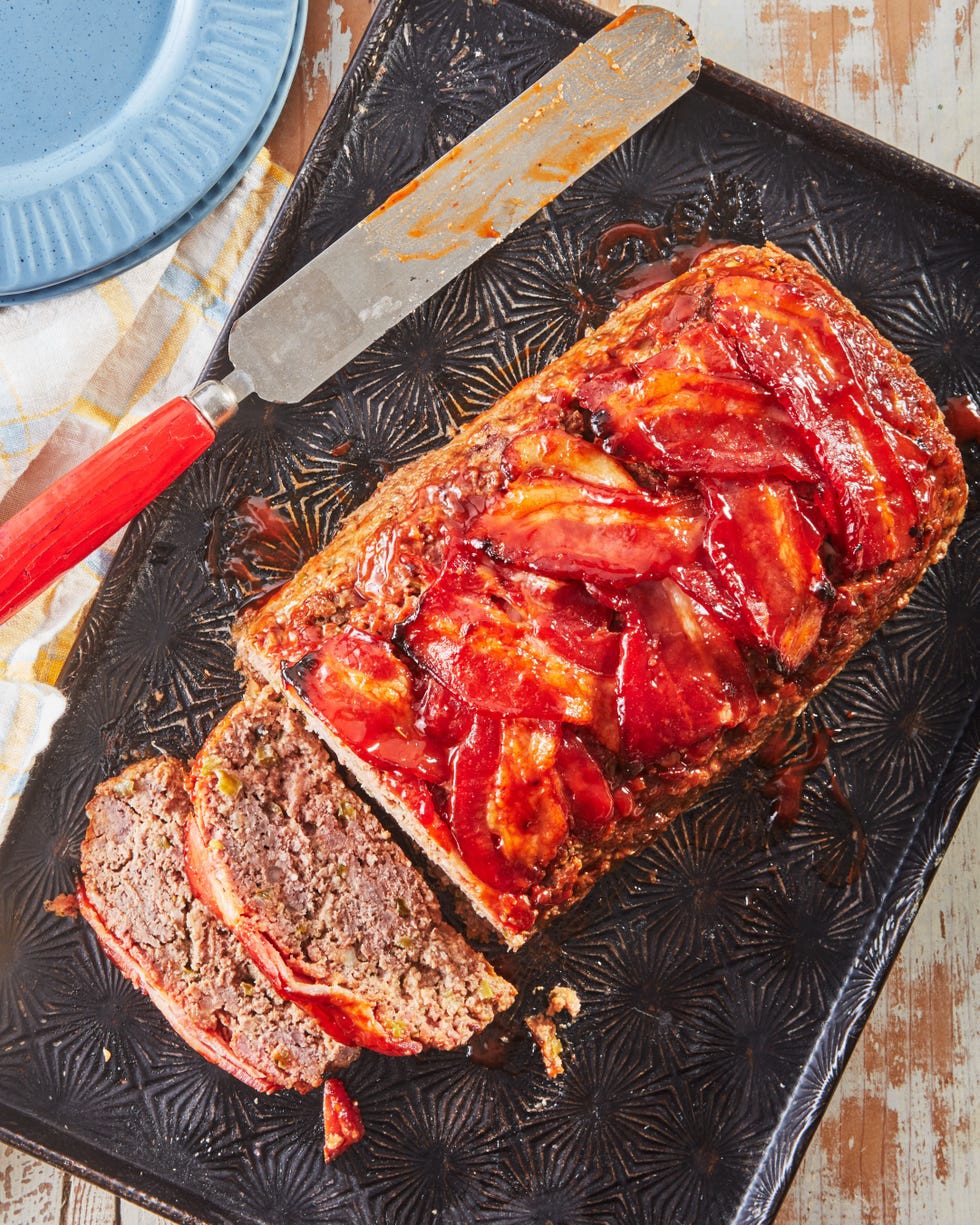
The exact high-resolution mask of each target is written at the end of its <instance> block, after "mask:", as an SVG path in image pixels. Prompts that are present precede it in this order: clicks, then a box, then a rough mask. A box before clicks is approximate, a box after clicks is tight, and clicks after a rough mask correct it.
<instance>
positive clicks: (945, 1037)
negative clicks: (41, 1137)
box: [0, 0, 980, 1225]
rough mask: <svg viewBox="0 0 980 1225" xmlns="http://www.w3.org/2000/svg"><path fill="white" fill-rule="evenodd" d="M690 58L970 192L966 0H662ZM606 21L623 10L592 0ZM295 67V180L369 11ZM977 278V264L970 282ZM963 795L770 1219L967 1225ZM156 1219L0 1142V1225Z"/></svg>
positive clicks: (314, 44) (971, 1071) (315, 29)
mask: <svg viewBox="0 0 980 1225" xmlns="http://www.w3.org/2000/svg"><path fill="white" fill-rule="evenodd" d="M664 3H665V6H666V7H672V8H673V9H675V10H676V11H677V12H678V13H680V14H681V15H682V16H683V17H685V18H686V19H687V20H688V21H689V22H690V23H691V25H692V26H693V28H694V30H695V32H696V34H697V36H698V41H699V43H700V45H701V49H702V51H703V53H704V54H705V55H707V56H710V57H711V58H712V59H715V60H717V61H718V62H719V63H722V64H725V65H727V66H728V67H730V68H733V69H736V70H737V71H739V72H742V73H744V74H745V75H747V76H749V77H753V78H754V79H756V80H758V81H761V82H763V83H764V84H766V85H770V86H772V87H773V88H775V89H778V90H781V91H783V92H784V93H787V94H790V95H791V96H792V97H794V98H797V99H799V100H800V101H802V102H806V103H809V104H810V105H811V106H815V107H817V108H819V109H820V110H823V111H826V112H827V113H828V114H831V115H834V116H836V117H837V118H839V119H842V120H844V121H845V122H846V123H849V124H852V125H854V126H855V127H857V128H861V129H862V130H863V131H866V132H870V133H872V134H873V135H875V136H877V137H879V138H880V139H882V140H885V141H887V142H889V143H890V144H894V145H897V146H898V147H899V148H902V149H905V150H907V151H908V152H909V153H914V154H916V155H917V156H918V157H921V158H923V159H925V160H926V161H930V162H933V163H934V164H936V165H938V166H941V167H943V168H944V169H946V170H950V171H953V172H954V173H955V174H958V175H960V176H961V177H962V178H966V179H969V180H971V181H973V182H976V181H977V178H978V172H980V147H978V146H980V140H978V132H980V88H978V85H977V78H978V77H980V28H978V26H977V24H976V22H975V19H974V18H975V9H976V5H975V2H974V0H903V2H902V3H901V4H899V3H895V0H851V3H848V4H840V3H833V2H832V0H809V2H807V0H664ZM602 4H603V7H604V8H607V9H608V10H609V11H610V12H617V11H620V10H621V9H623V8H626V7H628V0H627V2H624V3H622V4H618V3H617V0H602ZM310 10H311V11H310V20H309V26H308V30H307V35H306V41H305V46H304V50H303V56H302V59H301V61H300V69H299V74H298V76H297V79H296V81H295V83H294V86H293V89H292V92H291V94H290V97H289V101H288V102H287V104H286V108H285V111H284V112H283V115H282V118H281V120H280V122H279V124H278V126H277V128H276V131H275V133H274V134H273V138H272V140H271V142H270V144H271V147H272V152H273V155H274V156H275V157H276V159H277V160H278V161H279V162H281V163H282V164H283V165H285V166H286V167H288V168H289V169H291V170H295V169H296V167H297V166H298V165H299V162H300V160H301V159H302V156H303V153H304V151H305V149H306V146H307V145H308V143H309V141H310V139H311V137H312V135H313V133H314V132H315V131H316V128H317V125H318V124H319V122H320V119H321V118H322V115H323V112H324V109H325V108H326V105H327V102H328V101H329V99H330V96H331V94H332V92H333V90H334V88H335V87H336V85H337V82H338V81H339V79H340V76H341V73H342V72H343V69H344V65H345V63H346V61H347V59H348V57H349V55H350V53H351V51H352V50H353V48H354V47H355V46H356V44H357V41H358V39H359V38H360V36H361V33H362V31H363V29H364V26H365V24H366V22H367V20H368V17H369V16H370V11H371V4H370V3H369V2H368V0H311V3H310ZM978 275H980V270H978ZM978 931H980V798H978V799H975V800H974V802H973V803H972V804H971V806H970V809H969V810H968V811H967V813H966V815H965V816H964V818H963V822H962V824H961V826H960V829H959V832H958V833H957V835H956V838H955V839H954V842H953V845H952V848H951V850H950V852H949V854H948V855H947V856H946V861H945V862H944V864H943V866H942V868H941V869H940V871H939V874H938V876H937V878H936V880H935V883H934V884H933V886H932V889H931V891H930V893H929V895H928V897H927V899H926V901H925V904H924V905H923V907H922V910H921V912H920V914H919V916H918V918H917V919H916V921H915V924H914V926H913V928H912V932H911V934H910V936H909V938H908V940H907V941H906V944H905V947H904V949H903V951H902V953H901V955H900V957H899V959H898V961H897V963H896V965H895V967H894V969H893V970H892V973H891V976H890V978H889V979H888V983H887V985H886V987H885V989H884V991H883V993H882V995H881V998H880V999H879V1001H878V1003H877V1005H876V1007H875V1010H874V1013H873V1014H872V1017H871V1020H870V1022H869V1024H868V1026H867V1028H866V1030H865V1032H864V1034H863V1036H862V1038H861V1041H860V1043H859V1045H858V1047H857V1049H856V1051H855V1052H854V1055H853V1057H852V1058H851V1061H850V1063H849V1064H848V1067H847V1070H846V1072H845V1073H844V1076H843V1078H842V1080H841V1083H840V1085H839V1087H838V1089H837V1092H836V1094H835V1096H834V1099H833V1101H832V1102H831V1105H830V1107H829V1109H828V1111H827V1113H826V1115H825V1117H824V1119H823V1122H822V1123H821V1125H820V1129H819V1131H818V1132H817V1135H816V1137H815V1139H814V1141H813V1143H812V1145H811V1147H810V1150H809V1152H808V1154H807V1156H806V1158H805V1160H804V1162H803V1165H802V1167H801V1169H800V1171H799V1173H798V1175H797V1177H796V1180H795V1182H794V1184H793V1187H792V1189H791V1191H790V1194H789V1196H788V1198H787V1201H786V1202H785V1204H784V1205H783V1208H782V1211H781V1213H780V1215H779V1225H869V1223H870V1225H931V1223H932V1222H937V1223H938V1222H942V1223H943V1225H974V1222H976V1221H978V1220H980V1119H978V1121H976V1122H975V1121H974V1113H975V1111H977V1110H978V1108H980V935H978V934H977V932H978ZM159 1219H160V1218H158V1217H155V1216H153V1214H151V1213H148V1212H145V1211H144V1210H142V1209H138V1208H135V1207H134V1206H132V1205H130V1204H126V1203H123V1202H120V1201H119V1200H117V1199H116V1198H115V1197H114V1196H112V1195H110V1194H109V1193H108V1192H105V1191H100V1190H98V1189H97V1188H95V1187H92V1186H89V1185H88V1184H86V1183H83V1182H81V1181H80V1180H78V1179H74V1178H70V1177H69V1176H68V1175H65V1174H62V1173H61V1172H60V1171H58V1170H56V1169H54V1168H52V1167H51V1166H48V1165H45V1164H44V1163H42V1162H39V1161H35V1160H33V1159H32V1158H28V1157H25V1156H23V1155H22V1154H20V1153H17V1152H15V1151H14V1150H12V1149H7V1148H4V1147H3V1146H0V1222H2V1225H111V1223H113V1222H118V1223H120V1225H150V1223H151V1222H157V1221H159Z"/></svg>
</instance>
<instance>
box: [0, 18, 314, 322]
mask: <svg viewBox="0 0 980 1225" xmlns="http://www.w3.org/2000/svg"><path fill="white" fill-rule="evenodd" d="M306 8H307V0H247V3H246V2H243V0H130V2H129V3H126V4H119V3H118V0H47V3H45V4H43V5H41V4H24V3H21V2H20V0H0V115H2V116H3V121H2V123H0V305H10V304H13V303H20V302H28V301H31V300H34V299H38V298H46V297H51V296H53V295H55V294H59V293H67V292H68V291H70V290H75V289H81V288H83V287H84V286H86V285H91V284H94V283H95V282H97V281H101V280H104V279H105V278H106V277H109V276H114V275H116V274H117V273H119V272H123V271H125V269H127V268H130V267H132V266H133V265H134V264H137V263H139V262H140V261H141V260H144V259H148V258H149V257H150V256H151V255H154V254H156V252H158V251H160V250H162V249H163V248H164V247H166V246H168V245H169V244H171V243H173V242H176V241H177V239H178V238H180V237H181V236H182V235H183V234H184V233H186V231H187V230H189V229H190V228H191V226H193V225H194V224H195V223H196V222H197V221H199V220H200V219H201V218H202V217H204V216H206V215H207V214H208V213H209V212H210V211H211V210H212V209H213V208H214V207H215V206H216V205H217V204H219V203H220V202H221V200H223V199H224V197H225V196H226V195H227V194H228V193H229V192H230V191H231V189H232V188H233V187H234V186H235V184H236V183H237V182H238V180H239V179H240V178H241V176H242V175H243V174H244V172H245V170H246V168H247V166H248V165H249V163H250V162H251V160H252V159H253V158H254V157H255V155H256V153H258V151H259V149H260V148H261V147H262V145H263V143H264V142H265V140H266V138H267V137H268V135H269V132H270V131H271V129H272V125H273V124H274V123H275V121H276V118H277V117H278V115H279V112H280V111H281V109H282V106H283V103H284V102H285V100H286V93H287V90H288V88H289V84H290V82H291V80H292V76H293V73H294V71H295V69H296V64H297V61H298V59H299V53H300V47H301V45H302V40H303V30H304V27H305V24H306Z"/></svg>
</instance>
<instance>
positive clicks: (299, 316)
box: [228, 7, 700, 403]
mask: <svg viewBox="0 0 980 1225" xmlns="http://www.w3.org/2000/svg"><path fill="white" fill-rule="evenodd" d="M699 67H700V56H699V54H698V50H697V46H696V44H695V42H694V37H693V35H692V34H691V31H690V29H689V28H688V27H687V26H686V25H685V24H684V22H683V21H681V19H680V18H679V17H676V16H674V14H672V13H668V12H666V11H665V10H664V9H656V8H642V7H637V8H633V9H630V10H629V11H628V12H627V13H625V14H623V16H622V17H619V18H617V19H616V20H615V21H613V22H612V23H611V24H610V25H608V26H606V27H605V28H604V29H603V30H601V31H600V32H599V33H598V34H596V35H595V37H594V38H591V39H589V41H588V42H586V43H583V44H582V45H581V46H580V47H578V48H576V50H574V51H573V52H572V53H571V54H570V55H569V56H568V57H567V58H566V59H564V60H562V62H561V63H560V64H559V65H558V66H557V67H555V68H554V69H552V71H551V72H549V73H548V74H547V75H546V76H544V77H542V78H541V80H540V81H538V82H537V83H536V84H535V85H532V86H531V87H530V89H527V90H525V91H524V93H522V94H521V95H520V96H519V97H517V98H515V99H514V101H513V102H511V103H510V104H509V105H507V106H505V107H504V108H503V110H501V111H498V112H497V114H495V115H494V116H493V118H491V119H489V120H487V122H486V123H484V124H483V125H482V127H479V128H477V130H476V131H475V132H473V133H472V134H471V135H470V136H467V137H466V139H465V140H463V141H461V142H460V144H458V145H457V146H456V147H455V148H454V149H452V150H451V151H450V152H449V153H447V154H446V155H445V156H444V157H441V158H440V159H439V161H437V162H436V163H434V165H432V166H430V167H429V168H428V169H427V170H425V171H424V172H423V173H422V174H420V175H419V176H418V178H416V179H413V180H412V181H411V182H410V183H409V184H408V185H407V186H406V187H404V188H402V189H401V190H400V191H397V192H395V193H394V195H393V196H391V198H390V199H389V200H388V201H387V202H386V203H385V204H383V205H382V206H381V207H380V208H379V209H377V210H376V211H375V212H374V213H372V214H371V216H369V217H367V218H366V219H365V220H364V221H362V222H361V223H360V224H359V225H356V226H355V227H354V228H353V229H352V230H350V231H348V233H346V234H344V235H343V237H342V238H339V239H338V240H337V241H336V242H335V243H333V244H332V245H331V246H330V247H328V248H327V249H326V250H325V251H323V252H321V254H320V255H318V256H316V257H315V258H314V259H313V260H312V261H311V262H310V263H309V264H307V265H306V267H304V268H302V269H300V271H299V272H297V273H295V274H294V275H293V276H291V277H290V278H289V280H288V281H286V282H284V284H282V285H281V286H279V288H278V289H276V290H274V291H273V292H272V293H271V294H270V295H269V296H268V297H267V298H265V299H264V300H263V301H262V302H259V303H258V305H256V306H253V307H252V309H251V310H250V311H249V312H248V313H247V314H246V315H243V316H242V318H241V319H239V320H238V322H237V323H236V324H235V326H234V328H233V329H232V332H231V335H230V338H229V343H228V349H229V354H230V356H231V360H232V361H233V362H234V364H235V366H236V367H238V369H239V370H240V371H242V372H243V373H244V374H246V375H247V376H248V379H249V380H250V382H251V385H252V386H253V387H254V389H255V390H256V391H257V392H258V394H259V395H260V396H261V397H262V398H263V399H264V400H273V401H285V402H289V403H293V402H296V401H298V400H301V399H302V398H303V397H304V396H306V395H308V394H309V393H310V392H311V391H313V390H314V388H316V387H318V386H319V385H320V384H321V383H323V382H324V381H325V380H326V379H328V378H329V377H330V375H332V374H334V373H336V371H337V370H339V369H341V368H342V367H343V366H344V365H346V364H347V362H348V361H350V360H351V358H353V357H356V356H357V354H358V353H360V352H361V351H362V350H363V349H365V348H366V347H367V346H368V345H369V344H371V343H372V342H373V341H375V340H377V339H378V338H379V337H380V336H383V335H384V333H385V332H386V331H387V330H388V329H389V328H390V327H392V326H393V325H394V324H396V323H397V322H398V321H399V320H400V319H403V318H404V317H405V316H406V315H407V314H409V312H411V311H412V310H414V309H415V308H416V307H417V306H419V305H420V304H421V303H422V302H424V301H425V300H426V299H427V298H429V297H430V296H431V295H432V294H434V293H435V292H436V291H437V290H438V289H440V288H441V287H442V286H443V285H445V284H446V283H447V282H448V281H450V280H452V278H453V277H455V276H457V275H458V274H459V273H460V272H462V271H463V269H464V268H467V267H469V265H470V264H473V263H475V262H476V260H478V259H479V258H480V256H481V255H484V254H485V253H486V252H487V251H489V250H491V248H493V247H494V246H496V244H497V243H498V242H500V240H501V239H502V238H505V237H506V236H507V235H508V234H510V233H511V232H512V231H513V230H515V229H517V227H518V226H519V225H521V224H522V223H523V222H524V221H526V220H527V219H528V218H529V217H531V216H533V215H534V214H535V213H536V212H537V211H538V210H539V209H541V208H543V207H544V206H545V205H546V204H548V203H549V202H550V201H551V200H553V199H554V198H555V196H557V195H558V194H559V192H561V191H563V190H564V188H566V187H567V186H568V185H569V184H570V183H573V182H574V181H575V180H576V179H578V178H579V177H580V176H581V175H583V174H585V172H586V171H587V170H589V169H591V167H592V166H594V165H595V164H596V163H597V162H599V161H600V160H601V159H602V158H603V157H605V156H606V155H607V154H608V153H610V152H611V151H612V150H613V149H615V148H616V147H617V146H619V145H621V144H622V143H623V141H625V140H627V139H628V138H629V137H630V136H632V134H633V133H634V132H636V131H637V130H638V129H639V128H641V127H643V126H644V125H645V124H646V123H648V122H649V121H650V120H651V119H653V118H654V117H655V116H656V115H658V114H659V113H660V112H661V111H662V110H664V108H665V107H667V106H669V105H670V104H671V103H672V102H674V101H676V99H677V98H679V97H680V96H681V95H682V94H683V93H685V92H686V91H687V90H688V89H690V87H691V86H692V85H693V84H694V82H695V81H696V80H697V75H698V70H699Z"/></svg>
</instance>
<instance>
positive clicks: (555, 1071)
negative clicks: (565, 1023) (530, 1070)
mask: <svg viewBox="0 0 980 1225" xmlns="http://www.w3.org/2000/svg"><path fill="white" fill-rule="evenodd" d="M524 1024H525V1025H526V1026H527V1027H528V1029H529V1030H530V1031H531V1037H532V1038H533V1039H534V1041H535V1042H536V1043H537V1047H538V1050H539V1051H540V1052H541V1058H542V1059H543V1060H544V1070H545V1071H546V1072H547V1073H548V1075H549V1076H550V1077H555V1076H561V1074H562V1072H564V1070H565V1065H564V1064H563V1063H562V1061H561V1053H562V1044H561V1038H559V1037H558V1030H557V1028H556V1026H555V1023H554V1021H552V1019H551V1018H550V1017H548V1016H545V1014H544V1013H543V1012H539V1013H537V1014H536V1015H535V1016H533V1017H525V1018H524Z"/></svg>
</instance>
